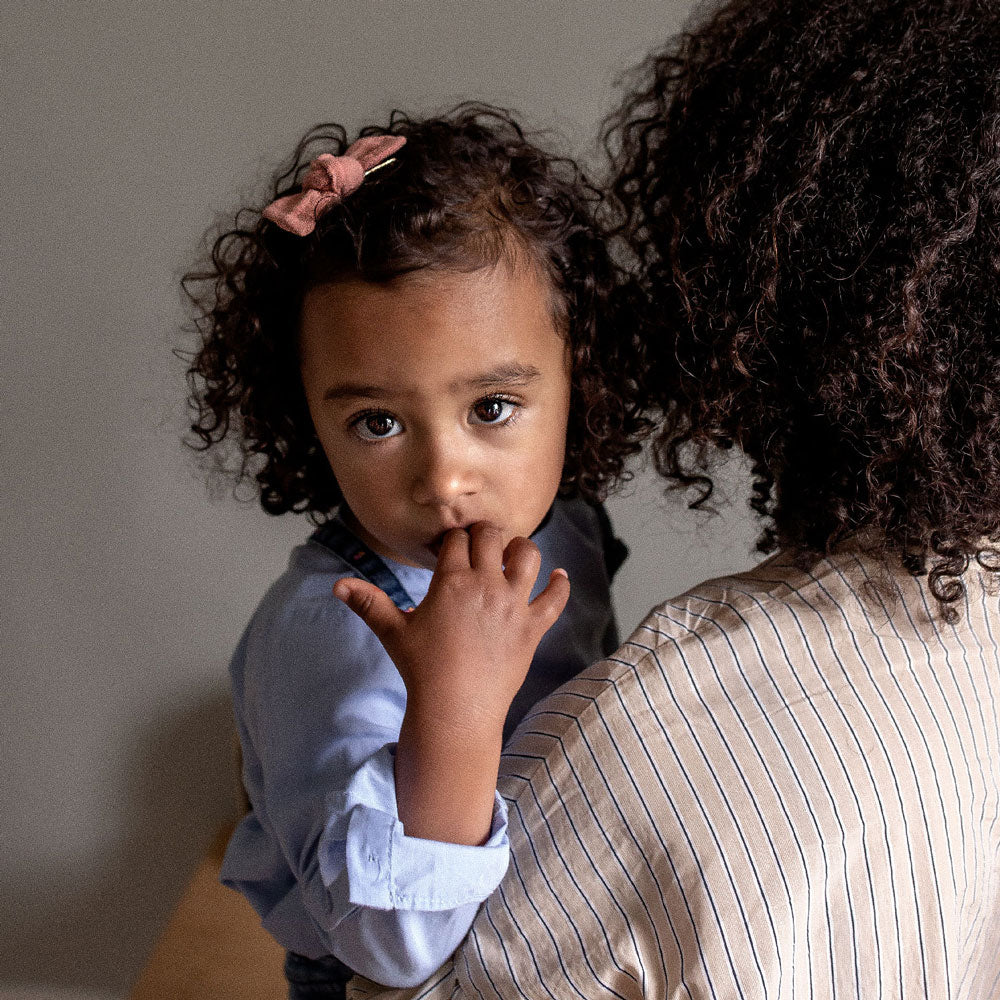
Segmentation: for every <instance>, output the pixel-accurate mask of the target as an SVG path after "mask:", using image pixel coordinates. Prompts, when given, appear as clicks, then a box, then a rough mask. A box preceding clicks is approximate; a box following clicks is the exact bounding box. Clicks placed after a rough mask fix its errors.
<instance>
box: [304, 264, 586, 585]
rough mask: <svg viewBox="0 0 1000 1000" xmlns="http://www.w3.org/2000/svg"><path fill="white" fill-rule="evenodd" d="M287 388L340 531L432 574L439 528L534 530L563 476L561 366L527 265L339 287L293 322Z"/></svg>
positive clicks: (540, 291) (561, 342) (545, 296)
mask: <svg viewBox="0 0 1000 1000" xmlns="http://www.w3.org/2000/svg"><path fill="white" fill-rule="evenodd" d="M300 351H301V367H302V381H303V385H304V386H305V393H306V399H307V401H308V403H309V410H310V412H311V413H312V418H313V423H314V424H315V426H316V432H317V434H318V436H319V439H320V442H321V443H322V445H323V450H324V451H325V452H326V456H327V458H328V459H329V461H330V466H331V468H332V469H333V473H334V475H335V476H336V477H337V482H338V484H339V486H340V489H341V491H342V492H343V495H344V500H345V502H346V503H347V506H348V507H350V510H351V512H352V513H353V515H354V517H355V519H356V520H355V522H354V524H353V527H354V528H355V530H356V531H357V532H358V533H359V535H360V536H361V537H362V538H363V539H364V540H365V541H367V542H368V544H369V545H371V546H372V548H374V549H375V551H377V552H379V553H381V554H382V555H387V556H390V557H391V558H393V559H396V560H398V561H399V562H403V563H408V564H410V565H414V566H424V567H427V568H431V567H433V566H434V564H435V561H436V558H437V551H438V547H439V545H440V543H441V539H442V535H443V534H444V532H445V531H447V530H448V529H449V528H453V527H465V526H466V525H469V524H471V523H473V522H474V521H491V522H492V523H494V524H496V525H497V526H498V527H500V529H501V530H502V532H503V536H504V544H505V545H506V543H507V542H509V541H510V539H512V538H513V537H515V536H516V535H529V534H531V532H532V531H534V530H535V528H537V527H538V525H539V524H540V522H541V521H542V518H543V517H544V516H545V514H546V512H547V511H548V509H549V506H550V505H551V503H552V501H553V499H554V498H555V494H556V490H557V489H558V487H559V482H560V479H561V476H562V468H563V456H564V451H565V445H566V423H567V419H568V415H569V400H570V355H569V350H568V347H567V344H566V339H565V337H564V336H563V335H562V334H561V333H560V332H559V331H558V329H557V328H556V325H555V322H554V320H553V317H552V310H551V292H550V289H549V287H548V285H547V282H546V280H545V279H544V278H543V277H541V276H540V275H538V274H537V273H536V272H535V270H534V269H533V268H530V267H528V266H527V265H518V266H516V267H512V268H509V267H507V266H506V265H505V264H503V263H501V264H499V265H498V266H497V267H496V268H484V269H482V270H480V271H475V272H472V273H470V274H461V273H455V272H441V271H437V272H434V271H422V272H417V273H415V274H413V275H408V276H405V277H403V278H400V279H396V280H395V281H393V282H391V283H389V284H387V285H376V284H369V283H367V282H364V281H360V280H346V281H338V282H336V283H334V284H330V285H324V286H320V287H318V288H314V289H312V290H310V291H309V293H308V294H307V295H306V298H305V302H304V303H303V308H302V329H301V341H300Z"/></svg>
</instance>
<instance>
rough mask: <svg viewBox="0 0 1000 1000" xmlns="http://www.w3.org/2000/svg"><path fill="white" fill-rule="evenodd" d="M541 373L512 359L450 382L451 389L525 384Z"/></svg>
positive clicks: (533, 367) (532, 366) (531, 366)
mask: <svg viewBox="0 0 1000 1000" xmlns="http://www.w3.org/2000/svg"><path fill="white" fill-rule="evenodd" d="M541 374H542V373H541V371H539V369H537V368H536V367H535V366H534V365H523V364H521V363H520V362H518V361H512V362H510V363H509V364H501V365H497V366H496V368H491V369H490V370H489V371H486V372H483V373H482V374H481V375H473V376H472V377H471V378H466V379H461V380H459V381H458V382H455V383H453V384H452V389H453V390H455V389H460V388H462V389H489V388H491V387H492V386H496V385H510V384H511V383H516V384H518V385H526V384H527V383H528V382H531V381H532V380H533V379H536V378H538V377H539V376H540V375H541Z"/></svg>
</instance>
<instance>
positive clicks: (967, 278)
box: [606, 0, 1000, 620]
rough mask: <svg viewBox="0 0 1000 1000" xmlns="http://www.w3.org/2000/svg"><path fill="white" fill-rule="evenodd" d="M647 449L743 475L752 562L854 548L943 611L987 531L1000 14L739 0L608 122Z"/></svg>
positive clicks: (994, 10) (995, 481)
mask: <svg viewBox="0 0 1000 1000" xmlns="http://www.w3.org/2000/svg"><path fill="white" fill-rule="evenodd" d="M606 140H607V143H608V147H609V150H610V151H611V153H612V156H614V157H615V159H616V180H615V183H614V193H615V199H616V203H617V205H618V210H619V212H620V216H619V222H620V231H621V232H622V233H623V234H624V236H625V238H626V244H627V246H628V247H629V248H630V249H631V251H632V252H633V253H634V255H635V258H636V260H635V265H634V266H635V270H636V274H637V278H636V281H637V283H638V286H639V291H640V295H639V296H638V298H640V299H641V298H643V297H645V298H646V300H647V301H648V303H649V306H648V310H647V313H646V315H645V316H644V317H643V318H642V319H641V323H642V325H643V327H644V339H645V341H646V350H647V352H648V364H649V366H650V378H651V385H653V386H655V387H657V393H658V398H659V405H660V406H661V407H662V410H663V413H664V423H663V425H662V428H661V431H660V432H659V434H658V436H657V439H656V444H655V452H656V458H657V466H658V468H659V470H660V471H661V472H662V473H663V474H664V475H665V476H667V477H668V478H669V479H671V480H672V481H673V486H674V488H678V487H685V486H695V487H697V488H698V489H699V492H700V496H699V497H698V499H697V500H695V501H694V503H693V504H691V506H698V505H699V504H700V503H702V502H704V500H706V499H707V498H708V495H709V494H710V493H711V491H712V480H711V478H710V476H708V475H707V472H708V471H709V470H710V464H711V459H712V455H713V454H714V453H715V450H714V449H716V448H722V449H728V448H730V447H732V445H733V444H734V443H735V444H737V445H738V446H739V447H740V448H741V449H742V450H743V451H744V452H745V453H746V455H747V456H748V458H749V459H750V461H751V463H752V469H753V478H754V495H753V499H752V501H751V505H752V506H753V508H754V509H755V510H756V511H757V512H758V513H759V514H760V515H762V516H763V517H765V518H766V519H767V520H766V524H767V525H768V527H767V528H766V530H765V532H764V534H763V536H762V537H761V539H760V541H759V544H758V548H759V549H760V550H761V551H763V552H767V551H771V550H773V549H774V548H775V547H776V546H778V545H781V546H789V547H793V548H794V549H796V550H798V552H799V553H800V554H801V555H802V556H803V558H804V560H805V561H810V560H812V559H815V558H818V557H819V556H820V555H822V554H826V553H829V552H831V551H832V550H833V549H834V548H835V547H836V546H837V545H838V543H840V542H842V541H844V540H845V539H847V538H853V539H855V540H858V541H862V543H863V547H864V548H865V549H866V550H867V551H869V552H871V553H873V554H876V555H878V556H879V557H881V558H882V559H883V560H886V561H888V560H889V559H890V557H894V558H896V559H900V560H902V563H903V565H905V566H906V567H907V568H908V569H909V570H910V572H912V573H914V575H917V574H919V573H921V572H925V571H927V570H929V573H930V578H929V579H930V587H931V590H932V593H933V594H934V596H935V597H936V599H937V601H938V602H939V605H940V608H941V611H942V612H943V614H944V617H945V618H946V619H948V620H955V619H956V617H957V610H956V608H957V606H958V605H957V604H956V602H960V601H961V600H962V599H963V597H964V593H965V591H964V585H963V583H962V581H961V576H962V574H963V573H964V571H965V570H966V568H967V567H968V565H969V562H970V559H976V560H978V561H979V562H980V563H981V564H983V565H984V566H988V567H989V568H993V567H995V566H996V564H997V555H996V550H995V549H994V548H993V547H992V545H991V543H993V542H996V541H997V540H998V538H1000V5H997V4H996V3H994V2H992V0H990V2H986V0H821V2H820V0H733V2H730V3H728V4H727V5H726V6H725V7H723V8H721V9H719V10H716V11H715V12H714V13H709V14H708V15H707V16H706V17H703V19H702V21H701V22H700V24H699V25H696V26H695V27H694V28H693V29H691V30H689V31H687V32H685V33H683V34H681V35H680V36H678V37H677V38H675V39H674V40H673V41H672V42H671V43H670V44H669V45H668V46H667V47H666V48H665V49H663V50H662V51H660V52H658V53H655V54H654V55H652V56H650V57H649V59H648V60H647V61H646V62H645V63H644V64H643V65H642V66H641V67H640V68H639V70H638V71H637V76H636V78H634V79H633V90H632V93H631V96H630V97H629V98H628V99H627V102H626V104H625V106H624V107H623V108H622V109H621V111H620V112H618V113H617V114H616V115H615V116H614V117H613V118H612V119H611V120H610V122H609V128H608V131H607V133H606Z"/></svg>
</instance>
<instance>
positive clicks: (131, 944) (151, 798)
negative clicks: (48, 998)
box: [0, 689, 237, 996]
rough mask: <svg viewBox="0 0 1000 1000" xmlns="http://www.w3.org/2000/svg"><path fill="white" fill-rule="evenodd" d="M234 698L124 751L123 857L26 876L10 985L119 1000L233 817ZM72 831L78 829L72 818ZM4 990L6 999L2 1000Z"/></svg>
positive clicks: (222, 697)
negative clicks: (96, 994)
mask: <svg viewBox="0 0 1000 1000" xmlns="http://www.w3.org/2000/svg"><path fill="white" fill-rule="evenodd" d="M232 734H233V722H232V712H231V709H230V703H229V694H228V691H227V690H211V691H208V692H206V691H205V690H204V689H201V690H199V691H198V692H197V693H193V694H192V696H191V697H190V698H188V699H186V703H184V704H182V705H180V706H177V707H175V708H173V709H171V710H170V711H168V712H167V713H166V714H165V715H164V716H162V717H159V718H151V719H149V720H148V722H147V723H146V724H145V725H142V726H141V727H140V728H139V729H138V730H137V731H136V732H135V739H134V740H133V741H132V745H131V746H128V747H126V748H125V752H124V753H123V756H122V760H123V761H125V762H127V764H126V773H125V775H124V776H123V781H122V787H123V788H124V790H125V791H124V799H123V800H122V801H120V802H117V803H113V804H111V803H109V804H108V807H107V808H108V809H114V810H115V811H116V812H117V813H118V814H119V816H120V817H121V818H120V822H119V823H118V824H116V825H117V826H119V828H120V829H122V830H124V831H125V834H124V836H123V838H122V840H121V843H120V845H119V847H118V849H117V850H115V851H112V852H111V853H110V854H109V855H107V856H105V857H94V858H90V859H84V860H82V861H81V862H80V863H79V864H78V865H77V866H76V868H75V869H74V870H72V871H52V872H43V873H36V872H25V873H23V876H22V878H20V879H19V880H18V884H15V885H11V886H8V887H7V889H6V890H5V895H6V896H7V900H8V905H10V904H11V903H12V904H13V908H14V912H15V914H16V916H15V919H14V922H13V923H14V926H13V928H12V933H11V934H10V936H9V938H8V939H7V940H6V941H4V942H3V944H2V945H0V949H2V951H0V956H2V957H0V980H2V981H3V983H4V985H6V984H8V983H9V984H10V985H14V984H19V985H20V984H24V985H29V984H30V985H31V987H33V992H38V995H42V994H41V992H40V991H38V987H39V986H47V987H51V988H53V989H70V988H74V989H76V990H80V991H93V992H99V993H105V994H110V995H111V996H118V995H124V994H125V993H126V992H127V990H128V989H129V987H130V985H131V983H132V981H133V980H134V979H135V977H136V976H137V975H138V972H139V969H140V968H141V966H142V963H143V962H144V960H145V957H146V956H147V955H148V954H149V952H150V950H151V949H152V947H153V944H154V941H155V938H156V936H157V935H158V933H159V932H160V930H161V929H162V928H163V926H164V925H165V924H166V921H167V919H168V917H169V915H170V911H171V910H172V908H173V906H174V904H175V903H176V901H177V900H178V898H179V897H180V895H181V892H182V891H183V889H184V886H185V884H186V882H187V880H188V878H189V877H190V875H191V873H192V872H193V871H194V869H195V867H196V865H197V864H198V862H199V861H200V860H201V857H202V855H203V854H204V852H205V849H206V848H207V846H208V844H209V843H210V842H211V840H212V838H213V837H214V836H215V834H216V833H217V831H218V829H219V827H220V826H221V825H222V824H223V823H226V822H229V821H231V819H232V818H233V817H234V815H235V810H236V789H237V778H236V771H235V750H234V742H233V735H232ZM67 821H68V822H71V818H70V817H68V818H67ZM2 992H3V988H2V987H0V995H2Z"/></svg>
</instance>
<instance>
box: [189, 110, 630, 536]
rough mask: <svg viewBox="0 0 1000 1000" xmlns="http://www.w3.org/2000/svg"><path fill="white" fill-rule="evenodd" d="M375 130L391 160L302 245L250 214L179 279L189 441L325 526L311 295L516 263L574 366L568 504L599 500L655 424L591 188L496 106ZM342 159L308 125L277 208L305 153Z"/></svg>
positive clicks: (280, 505)
mask: <svg viewBox="0 0 1000 1000" xmlns="http://www.w3.org/2000/svg"><path fill="white" fill-rule="evenodd" d="M385 133H389V134H394V135H402V136H406V138H407V144H406V146H405V147H404V148H403V149H402V150H401V151H400V153H398V154H397V157H396V161H395V162H394V163H392V164H390V165H387V166H385V167H383V168H380V169H379V170H378V171H376V172H374V173H373V174H372V175H371V176H370V177H368V178H367V179H366V180H365V182H364V183H363V184H362V185H361V187H360V188H359V189H358V190H357V191H356V192H355V193H354V194H351V195H350V196H349V197H347V198H345V199H344V201H343V202H341V203H340V204H338V205H335V206H333V207H331V208H329V209H328V210H327V211H326V212H324V213H323V214H322V215H321V216H320V218H319V219H318V221H317V225H316V229H315V231H314V232H313V233H312V234H311V235H309V236H306V237H300V236H295V235H291V234H289V233H287V232H285V231H284V230H282V229H280V228H279V227H278V226H277V225H275V224H274V223H272V222H269V221H268V220H266V219H263V218H262V216H261V214H260V211H259V210H244V211H242V212H240V213H239V214H238V215H237V218H236V222H235V225H234V228H231V229H228V230H226V231H225V232H222V233H221V235H219V236H218V237H217V238H216V239H215V241H214V246H213V247H212V251H211V259H210V261H209V262H207V263H206V265H205V266H203V267H202V268H200V269H198V270H195V271H192V272H190V273H188V274H186V275H185V276H184V278H183V287H184V290H185V292H186V293H187V295H188V297H189V298H190V300H191V301H192V303H193V304H194V306H195V308H196V310H197V313H196V318H195V326H196V328H197V331H198V333H199V334H200V338H201V345H200V348H199V349H198V350H197V352H196V353H195V354H194V355H193V357H192V358H191V362H190V368H189V370H188V384H189V389H190V396H189V403H190V406H191V407H192V409H193V411H194V412H195V414H196V419H195V420H194V422H193V423H192V425H191V430H192V432H193V436H192V438H191V439H190V441H189V443H190V444H192V446H193V447H195V448H198V449H201V450H205V449H209V448H212V447H213V446H216V445H219V444H220V443H221V442H223V441H224V440H225V439H228V443H229V444H230V445H231V446H234V447H233V450H234V451H235V452H236V453H237V457H236V462H235V467H234V468H232V469H231V471H232V472H233V473H234V474H235V476H236V478H237V481H243V480H256V483H257V486H258V488H259V492H260V502H261V504H262V506H263V507H264V509H265V510H266V511H268V512H269V513H271V514H281V513H284V512H286V511H301V512H307V513H308V514H309V515H310V516H311V517H312V519H313V520H314V521H318V520H322V519H323V518H324V517H325V516H326V515H328V514H329V513H330V512H331V511H332V510H333V509H334V508H335V507H336V505H337V504H338V503H339V501H340V499H341V494H340V490H339V487H338V486H337V482H336V480H335V478H334V476H333V473H332V472H331V470H330V467H329V464H328V463H327V460H326V457H325V455H324V453H323V450H322V448H321V446H320V443H319V441H318V439H317V437H316V434H315V431H314V429H313V425H312V420H311V418H310V416H309V411H308V408H307V406H306V402H305V396H304V393H303V390H302V386H301V381H300V375H299V357H298V339H299V319H300V310H301V304H302V300H303V297H304V295H305V293H306V292H307V291H308V290H309V289H310V288H312V287H314V286H316V285H318V284H324V283H327V282H330V281H333V280H335V279H337V278H338V277H344V276H353V277H359V278H361V279H363V280H365V281H372V282H386V281H390V280H392V279H393V278H397V277H399V276H401V275H404V274H407V273H409V272H412V271H416V270H420V269H424V268H440V269H446V270H458V271H472V270H475V269H478V268H481V267H487V266H491V265H496V264H497V263H498V262H500V261H501V260H502V259H507V260H509V259H510V255H511V253H512V252H513V253H514V254H520V253H524V254H525V255H526V257H527V258H528V259H530V260H532V261H533V262H534V263H535V264H536V265H538V266H540V267H541V268H542V270H543V272H544V273H545V274H546V275H547V276H548V278H549V280H550V282H551V286H552V291H553V315H554V317H555V319H556V321H557V324H558V326H559V328H560V329H561V330H562V331H563V332H564V333H565V335H566V337H567V339H568V343H569V345H570V348H571V353H572V375H571V378H572V395H571V408H570V418H569V431H568V439H567V447H566V460H565V466H564V470H563V481H562V491H563V492H564V493H579V494H580V495H583V496H585V497H588V498H591V499H597V498H600V497H602V496H603V494H604V493H605V492H606V489H607V488H608V486H609V485H610V484H611V483H612V482H613V481H614V480H615V479H617V478H619V477H622V476H623V475H624V473H623V466H624V461H625V459H626V457H627V456H628V455H630V454H632V453H634V452H636V451H638V449H639V439H640V438H641V436H642V434H643V433H644V432H645V431H646V430H647V429H648V427H649V425H648V424H647V422H646V421H645V420H644V419H643V417H642V416H641V407H640V401H639V398H638V396H639V389H638V387H637V385H636V382H635V379H634V372H635V365H634V364H632V363H630V360H629V359H630V356H631V354H632V352H633V351H634V349H635V340H636V338H635V335H634V334H633V333H631V332H620V331H618V330H617V329H614V328H613V326H612V323H611V322H610V320H609V319H608V318H607V317H608V316H609V315H610V313H609V310H608V306H609V303H610V301H611V299H612V298H613V295H614V288H615V285H616V281H615V270H614V267H613V265H612V262H611V259H610V257H609V254H608V250H607V245H606V240H605V238H604V234H603V233H602V232H601V231H600V229H599V227H598V226H597V225H596V223H595V221H594V218H595V207H596V206H597V205H598V204H599V201H600V198H599V194H598V192H597V191H596V190H595V189H594V188H593V187H591V185H590V184H589V183H588V182H587V181H586V179H585V178H584V177H583V176H582V174H581V173H580V171H579V169H578V168H577V166H576V165H575V164H574V163H573V162H572V161H571V160H569V159H566V158H562V157H556V156H551V155H549V154H548V153H546V152H544V151H543V150H541V149H539V148H538V147H537V146H536V145H534V144H533V143H532V142H530V141H529V140H528V138H526V136H525V134H524V132H523V131H522V130H521V128H520V127H519V126H518V125H517V123H516V122H515V121H514V120H513V119H512V118H511V116H510V114H509V113H508V112H506V111H503V110H501V109H498V108H493V107H490V106H488V105H482V104H462V105H459V106H458V107H457V108H455V109H454V110H452V111H451V112H449V113H447V114H445V115H443V116H442V117H436V118H428V119H425V120H415V119H411V118H409V117H407V116H405V115H402V114H400V113H398V112H394V113H393V115H392V118H391V120H390V123H389V126H388V128H387V129H382V128H377V127H374V126H371V127H368V128H365V129H363V130H362V131H361V135H375V134H385ZM347 145H348V143H347V137H346V133H345V130H344V128H343V127H342V126H340V125H333V124H326V125H317V126H316V127H315V128H313V129H311V130H310V131H309V132H308V133H307V134H306V135H305V137H304V138H303V139H302V141H301V142H300V143H299V145H298V147H297V149H296V150H295V153H294V155H293V157H292V160H291V163H290V164H289V165H288V166H287V167H286V168H285V169H283V170H281V172H280V173H279V174H278V175H277V177H276V178H275V180H274V183H273V191H272V196H273V197H278V196H280V195H284V194H287V193H289V192H292V191H295V190H298V188H299V184H300V182H301V180H302V178H303V176H304V174H305V172H306V170H307V169H308V166H309V163H310V162H311V161H312V159H313V158H314V157H316V156H317V155H319V154H320V153H324V152H325V153H333V154H335V155H339V154H341V153H343V151H344V150H345V148H346V147H347ZM270 200H271V199H270V198H269V199H268V201H270ZM223 464H225V463H223Z"/></svg>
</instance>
